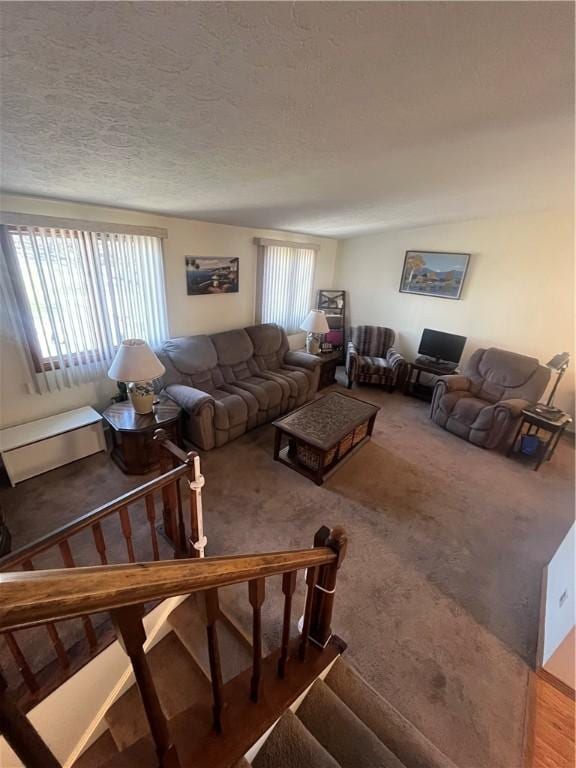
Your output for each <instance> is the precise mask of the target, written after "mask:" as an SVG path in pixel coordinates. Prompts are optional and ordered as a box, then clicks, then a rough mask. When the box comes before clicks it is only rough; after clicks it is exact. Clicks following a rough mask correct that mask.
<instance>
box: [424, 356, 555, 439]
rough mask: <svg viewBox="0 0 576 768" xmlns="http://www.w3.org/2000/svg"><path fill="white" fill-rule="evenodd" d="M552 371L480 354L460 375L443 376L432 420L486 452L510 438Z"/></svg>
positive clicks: (530, 361) (521, 359)
mask: <svg viewBox="0 0 576 768" xmlns="http://www.w3.org/2000/svg"><path fill="white" fill-rule="evenodd" d="M549 378H550V369H549V368H546V366H544V365H540V363H539V362H538V360H536V358H534V357H526V356H525V355H517V354H515V353H514V352H507V351H506V350H504V349H495V348H494V347H492V348H490V349H477V350H476V351H475V352H474V354H473V355H472V356H471V357H470V359H469V360H468V362H467V364H466V366H465V368H464V372H463V374H462V375H460V374H458V375H452V376H441V377H440V378H439V380H438V382H437V383H436V386H435V388H434V396H433V398H432V407H431V410H430V417H431V418H432V420H433V421H434V422H435V423H436V424H439V425H440V426H441V427H444V429H447V430H448V431H449V432H453V433H454V434H455V435H459V436H460V437H463V438H465V439H466V440H469V441H470V442H471V443H475V444H476V445H480V446H482V447H484V448H496V447H497V446H498V445H500V444H501V443H502V442H504V441H505V440H506V439H507V438H509V437H510V435H511V433H512V428H513V427H514V425H515V424H516V423H517V421H518V419H519V418H520V415H521V412H522V409H523V408H525V407H526V406H527V405H528V404H529V403H534V402H537V401H538V399H539V398H540V397H541V396H542V395H543V393H544V390H545V389H546V385H547V384H548V380H549Z"/></svg>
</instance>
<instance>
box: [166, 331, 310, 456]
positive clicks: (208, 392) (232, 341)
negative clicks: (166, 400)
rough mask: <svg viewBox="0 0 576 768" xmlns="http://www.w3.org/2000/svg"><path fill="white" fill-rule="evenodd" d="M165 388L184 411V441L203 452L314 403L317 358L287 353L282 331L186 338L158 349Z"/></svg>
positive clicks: (244, 332)
mask: <svg viewBox="0 0 576 768" xmlns="http://www.w3.org/2000/svg"><path fill="white" fill-rule="evenodd" d="M157 354H158V356H159V358H160V359H161V360H162V363H163V364H164V366H165V368H166V373H165V374H164V376H163V377H162V380H161V386H162V391H163V392H164V393H165V394H166V395H168V397H170V398H172V399H173V400H174V401H175V402H177V403H178V405H180V406H181V407H182V408H183V410H184V438H185V439H186V440H188V441H189V442H191V443H194V444H195V445H197V446H198V447H200V448H203V449H204V450H210V449H211V448H214V447H215V446H220V445H224V443H227V442H228V441H229V440H233V439H234V438H236V437H238V436H239V435H242V434H244V432H246V431H247V430H249V429H252V427H256V426H258V425H259V424H264V423H266V422H268V421H271V420H272V419H275V418H277V417H278V416H279V415H280V414H283V413H286V412H287V411H290V410H292V409H294V408H296V407H297V406H299V405H302V404H303V403H305V402H307V401H308V400H311V399H312V398H313V397H314V395H315V394H316V391H317V389H318V380H319V376H320V367H319V366H320V360H319V359H318V358H317V357H315V356H314V355H308V354H306V353H305V352H294V351H290V350H289V348H288V339H287V337H286V333H285V332H284V330H283V329H282V328H280V327H279V326H277V325H273V324H271V323H270V324H265V325H253V326H250V327H249V328H241V329H238V330H234V331H226V332H224V333H215V334H212V335H211V336H181V337H179V338H176V339H169V340H168V341H166V342H164V344H163V345H162V348H161V349H160V350H157Z"/></svg>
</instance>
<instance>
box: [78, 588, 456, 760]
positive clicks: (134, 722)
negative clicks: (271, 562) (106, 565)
mask: <svg viewBox="0 0 576 768" xmlns="http://www.w3.org/2000/svg"><path fill="white" fill-rule="evenodd" d="M220 592H221V598H222V607H221V623H220V633H219V640H220V651H221V655H222V678H223V681H224V683H225V684H226V683H228V682H230V681H231V680H233V679H234V678H235V677H237V676H238V675H241V674H242V673H243V672H245V671H246V670H249V669H250V666H251V664H252V657H253V648H252V643H251V641H250V639H249V637H248V636H247V635H246V634H245V630H244V628H243V627H240V626H238V625H237V624H236V623H235V622H234V621H233V620H232V619H231V618H230V617H229V615H228V613H227V611H226V608H225V606H226V603H227V602H228V601H229V600H230V601H231V600H232V598H233V597H234V594H235V593H231V592H228V593H227V592H226V589H223V590H221V591H220ZM168 623H169V625H170V631H169V632H168V634H167V635H166V636H165V637H164V638H163V639H162V640H161V641H160V642H159V643H157V644H156V645H155V646H154V647H153V648H152V649H151V650H150V651H149V652H148V654H147V658H148V664H149V667H150V671H151V672H152V674H153V677H154V680H155V683H156V690H157V692H158V698H159V700H160V705H161V707H162V711H163V713H164V715H165V717H166V718H167V720H168V723H169V727H170V726H172V727H176V725H177V723H178V715H181V714H182V713H185V712H188V713H190V712H192V711H194V709H195V708H196V710H201V709H202V707H203V706H204V705H205V704H206V702H207V701H209V699H210V664H209V659H208V654H207V652H206V647H205V641H204V625H203V621H202V611H201V607H200V606H199V605H198V600H197V596H196V595H191V596H190V597H189V598H188V599H187V600H185V601H184V602H183V603H181V604H180V605H179V606H178V607H177V608H176V609H175V610H174V611H173V612H172V614H171V615H170V616H169V618H168ZM297 704H298V706H297V708H296V711H295V712H294V711H293V709H290V708H288V709H286V711H285V712H284V713H283V714H282V715H281V717H280V718H279V720H278V721H277V722H276V724H275V725H274V728H273V730H272V731H271V733H270V735H269V736H268V738H267V739H266V741H265V742H264V744H263V746H262V747H261V748H260V749H259V750H258V752H257V754H256V755H255V756H254V757H252V758H251V762H250V763H248V762H247V761H246V760H245V759H243V758H242V759H241V762H236V766H237V768H248V766H250V765H252V767H253V768H312V767H314V768H316V767H317V768H338V767H340V768H373V767H374V766H379V767H381V768H454V767H453V766H452V764H451V762H450V761H449V760H448V758H446V757H445V756H444V755H443V754H442V753H441V752H440V751H439V750H437V749H436V747H434V745H433V744H432V743H431V742H429V741H428V740H427V739H426V738H425V737H424V736H423V735H422V734H421V733H420V732H419V731H418V730H417V729H416V728H415V727H414V726H413V725H412V724H411V723H410V722H409V721H408V720H406V719H405V718H404V717H403V716H402V715H401V714H400V713H399V712H397V711H396V710H395V709H394V708H393V707H392V706H391V705H390V704H389V703H388V702H387V701H386V700H385V699H383V698H382V697H381V696H380V695H379V694H378V693H376V692H375V691H374V690H373V689H372V688H370V686H369V685H368V684H367V683H366V682H365V681H364V680H363V679H362V678H361V677H360V676H359V675H358V674H357V673H356V672H355V671H354V670H353V669H352V668H351V667H350V666H349V665H348V664H346V662H345V661H344V660H343V658H342V657H341V656H338V657H337V658H336V660H335V661H334V663H333V665H332V667H331V668H330V669H329V671H328V674H327V676H326V677H325V678H324V680H322V679H321V678H317V679H316V681H315V682H314V683H313V684H312V686H311V687H310V688H309V689H308V691H307V693H306V695H305V697H304V698H303V700H302V701H301V702H297ZM248 706H249V704H248ZM105 720H106V724H107V729H106V730H105V731H104V733H103V734H102V735H101V736H100V737H99V738H98V739H97V740H96V741H95V742H94V743H93V744H92V745H91V746H90V747H89V748H88V749H87V750H86V751H85V752H84V753H83V754H82V755H81V757H80V758H79V759H78V760H77V761H76V763H75V764H74V767H73V768H120V767H122V768H124V767H125V768H128V767H129V766H133V767H134V768H147V767H148V766H150V767H151V768H152V766H157V758H156V755H155V752H154V748H153V743H152V740H151V739H150V736H149V734H148V728H147V722H146V715H145V712H144V709H143V705H142V701H141V699H140V695H139V693H138V688H137V686H136V685H135V684H134V685H132V687H131V688H129V689H128V690H127V691H126V692H125V693H124V694H123V695H122V696H121V697H120V698H119V699H117V701H116V702H114V704H113V705H112V706H111V707H110V709H109V710H108V712H107V713H106V716H105ZM253 751H254V750H248V754H249V755H250V753H251V752H253ZM194 765H195V766H197V765H213V763H211V762H206V761H205V760H202V759H200V760H198V759H197V760H196V761H195V762H194Z"/></svg>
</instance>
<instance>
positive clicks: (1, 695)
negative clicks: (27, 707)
mask: <svg viewBox="0 0 576 768" xmlns="http://www.w3.org/2000/svg"><path fill="white" fill-rule="evenodd" d="M7 687H8V686H7V683H6V680H5V679H4V677H3V675H2V673H1V672H0V733H1V734H2V735H3V736H4V738H5V739H6V741H7V742H8V744H9V745H10V747H11V748H12V749H13V750H14V752H15V753H16V754H17V755H18V757H19V758H20V760H22V764H23V765H25V766H26V768H60V763H59V762H58V760H56V758H55V757H54V755H53V754H52V752H51V751H50V749H49V748H48V747H47V746H46V744H45V742H44V741H43V740H42V738H41V737H40V735H39V734H38V731H37V730H36V729H35V728H34V726H33V725H32V723H31V722H30V720H28V718H27V717H26V715H24V714H22V712H21V711H20V710H19V709H18V707H17V706H16V704H15V703H14V702H13V701H12V698H11V697H10V695H9V694H8V692H7V690H6V689H7Z"/></svg>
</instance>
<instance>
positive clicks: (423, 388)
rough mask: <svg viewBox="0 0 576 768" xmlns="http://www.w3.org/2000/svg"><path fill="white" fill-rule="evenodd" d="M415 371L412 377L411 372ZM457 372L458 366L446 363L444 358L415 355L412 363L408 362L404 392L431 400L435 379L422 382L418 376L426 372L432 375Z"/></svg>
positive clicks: (446, 374)
mask: <svg viewBox="0 0 576 768" xmlns="http://www.w3.org/2000/svg"><path fill="white" fill-rule="evenodd" d="M414 372H416V376H415V377H414V378H413V376H412V374H413V373H414ZM457 372H458V366H457V365H456V364H455V363H448V362H446V361H445V360H435V359H434V358H433V357H424V356H420V357H417V358H416V360H415V361H414V362H413V363H410V367H409V369H408V375H407V376H406V382H405V384H404V394H405V395H412V397H418V398H420V400H427V401H430V400H432V395H433V393H434V386H435V384H436V379H434V381H433V382H431V383H426V384H424V383H422V382H421V381H420V376H421V374H422V373H428V374H430V375H432V376H434V377H436V376H449V375H450V374H452V373H457Z"/></svg>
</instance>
